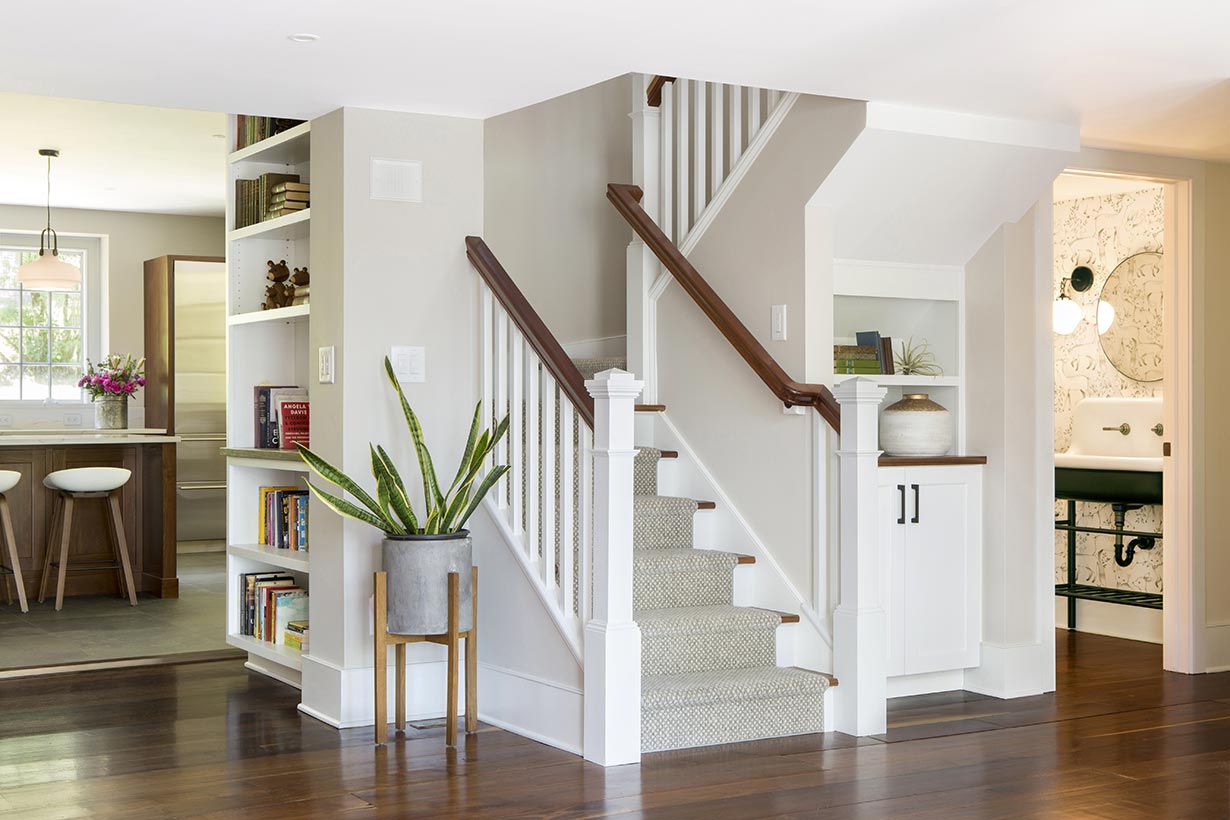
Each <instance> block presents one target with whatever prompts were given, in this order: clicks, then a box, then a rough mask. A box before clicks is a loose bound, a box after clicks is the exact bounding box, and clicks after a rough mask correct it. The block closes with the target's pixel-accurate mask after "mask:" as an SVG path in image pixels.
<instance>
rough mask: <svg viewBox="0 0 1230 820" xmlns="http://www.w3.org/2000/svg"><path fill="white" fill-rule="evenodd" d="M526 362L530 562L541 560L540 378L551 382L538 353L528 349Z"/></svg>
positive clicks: (527, 488)
mask: <svg viewBox="0 0 1230 820" xmlns="http://www.w3.org/2000/svg"><path fill="white" fill-rule="evenodd" d="M526 353H527V354H528V356H527V361H526V363H525V452H526V453H528V454H529V461H528V463H527V464H526V470H527V472H526V482H525V551H526V554H527V555H528V556H529V558H530V560H531V561H533V560H536V559H537V558H538V470H539V469H540V466H541V461H542V447H541V445H540V444H539V440H538V430H539V424H540V422H539V418H540V412H539V402H540V398H539V394H540V388H539V386H538V385H539V379H541V380H543V381H548V380H550V378H551V374H550V373H546V374H544V373H543V372H542V368H541V367H540V366H539V362H538V357H537V356H536V355H534V351H532V350H527V351H526Z"/></svg>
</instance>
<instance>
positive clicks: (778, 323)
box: [770, 305, 786, 342]
mask: <svg viewBox="0 0 1230 820" xmlns="http://www.w3.org/2000/svg"><path fill="white" fill-rule="evenodd" d="M771 321H772V332H771V334H770V338H772V340H773V341H775V342H784V341H786V306H785V305H774V306H773V310H772V311H771Z"/></svg>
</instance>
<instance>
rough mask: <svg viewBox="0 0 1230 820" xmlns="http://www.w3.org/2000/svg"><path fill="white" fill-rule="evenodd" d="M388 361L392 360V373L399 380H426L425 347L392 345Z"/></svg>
mask: <svg viewBox="0 0 1230 820" xmlns="http://www.w3.org/2000/svg"><path fill="white" fill-rule="evenodd" d="M389 361H391V362H393V375H395V376H397V380H398V381H399V382H420V383H421V382H425V381H427V348H425V347H418V346H412V345H393V348H392V350H391V351H390V352H389Z"/></svg>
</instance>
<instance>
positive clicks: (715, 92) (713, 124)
mask: <svg viewBox="0 0 1230 820" xmlns="http://www.w3.org/2000/svg"><path fill="white" fill-rule="evenodd" d="M709 87H710V96H711V97H712V99H711V100H710V101H709V117H710V124H709V165H710V168H711V170H710V172H709V174H710V180H709V184H710V186H711V187H710V189H709V190H710V195H712V194H713V193H716V192H717V189H718V186H719V185H721V184H722V180H723V179H725V178H726V165H725V163H724V162H723V152H724V151H725V148H726V144H725V142H724V141H723V139H722V127H723V126H724V125H725V124H726V116H725V111H724V105H723V104H724V102H725V100H724V99H723V98H724V96H725V91H726V86H724V85H722V84H721V83H710V84H709ZM705 204H706V205H708V204H709V200H708V199H706V200H705Z"/></svg>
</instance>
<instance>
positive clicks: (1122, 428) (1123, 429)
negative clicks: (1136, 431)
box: [1102, 421, 1161, 436]
mask: <svg viewBox="0 0 1230 820" xmlns="http://www.w3.org/2000/svg"><path fill="white" fill-rule="evenodd" d="M1159 426H1160V425H1159ZM1102 429H1103V430H1118V431H1119V432H1120V433H1122V434H1123V435H1125V436H1126V435H1128V434H1129V433H1131V432H1132V425H1130V424H1128V423H1127V422H1126V421H1125V422H1123V424H1120V425H1119V426H1118V427H1103V428H1102ZM1153 432H1155V433H1157V430H1156V429H1155V430H1154V431H1153ZM1157 434H1158V435H1159V436H1160V435H1161V433H1157Z"/></svg>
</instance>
